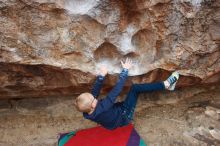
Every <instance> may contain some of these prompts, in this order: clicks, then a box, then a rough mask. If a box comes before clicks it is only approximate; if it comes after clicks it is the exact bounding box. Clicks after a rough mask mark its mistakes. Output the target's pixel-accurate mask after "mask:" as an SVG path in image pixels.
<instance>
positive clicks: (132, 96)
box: [122, 82, 165, 124]
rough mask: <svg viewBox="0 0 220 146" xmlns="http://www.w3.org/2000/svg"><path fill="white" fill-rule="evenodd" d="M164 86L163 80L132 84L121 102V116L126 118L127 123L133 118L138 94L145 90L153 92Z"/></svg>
mask: <svg viewBox="0 0 220 146" xmlns="http://www.w3.org/2000/svg"><path fill="white" fill-rule="evenodd" d="M164 89H165V86H164V83H163V82H156V83H149V84H148V83H145V84H133V85H132V86H131V88H130V91H129V92H128V95H127V97H126V99H125V101H124V102H123V103H122V116H123V117H124V118H126V121H127V122H126V123H124V124H128V123H129V122H130V121H131V120H132V119H133V114H134V110H135V107H136V104H137V99H138V95H139V94H140V93H145V92H153V91H158V90H164Z"/></svg>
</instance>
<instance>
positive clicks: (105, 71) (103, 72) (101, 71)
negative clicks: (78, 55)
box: [99, 66, 108, 76]
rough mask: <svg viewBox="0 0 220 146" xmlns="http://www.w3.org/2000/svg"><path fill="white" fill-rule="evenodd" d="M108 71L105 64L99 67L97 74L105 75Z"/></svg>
mask: <svg viewBox="0 0 220 146" xmlns="http://www.w3.org/2000/svg"><path fill="white" fill-rule="evenodd" d="M107 73H108V70H107V68H106V67H105V66H102V67H100V71H99V74H100V75H102V76H106V75H107Z"/></svg>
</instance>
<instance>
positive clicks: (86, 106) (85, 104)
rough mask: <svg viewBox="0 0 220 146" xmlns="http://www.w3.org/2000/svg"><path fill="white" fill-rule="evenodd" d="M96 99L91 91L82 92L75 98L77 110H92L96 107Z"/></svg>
mask: <svg viewBox="0 0 220 146" xmlns="http://www.w3.org/2000/svg"><path fill="white" fill-rule="evenodd" d="M94 100H95V98H94V97H93V95H92V94H90V93H82V94H80V95H79V96H78V97H77V98H76V100H75V105H76V108H77V110H78V111H80V112H86V113H88V112H90V111H91V110H92V109H93V108H94V105H93V103H94V102H93V101H94Z"/></svg>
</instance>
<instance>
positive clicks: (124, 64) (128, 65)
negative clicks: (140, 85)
mask: <svg viewBox="0 0 220 146" xmlns="http://www.w3.org/2000/svg"><path fill="white" fill-rule="evenodd" d="M121 65H122V67H123V68H125V69H130V68H131V67H132V66H133V63H132V60H131V59H128V58H126V60H125V62H123V61H121Z"/></svg>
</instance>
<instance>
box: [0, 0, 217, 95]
mask: <svg viewBox="0 0 220 146" xmlns="http://www.w3.org/2000/svg"><path fill="white" fill-rule="evenodd" d="M126 57H130V58H132V59H133V60H134V62H135V66H134V67H133V68H132V69H131V71H130V73H129V75H130V76H132V77H131V78H130V80H132V81H133V82H151V81H155V80H162V79H165V78H166V77H167V76H168V74H169V72H171V71H173V70H178V71H179V72H180V74H181V75H182V77H181V78H182V79H181V80H180V82H179V86H188V85H193V84H198V83H199V84H207V83H217V84H219V81H220V73H219V72H220V1H218V0H150V1H149V0H140V1H134V0H127V1H119V0H117V1H116V0H89V1H87V0H10V1H8V0H0V83H1V84H0V98H18V97H38V96H58V95H71V94H74V93H80V92H82V91H88V89H90V88H91V84H92V82H93V80H94V78H95V74H96V71H97V70H98V68H99V67H100V66H102V65H106V66H107V67H108V69H109V73H110V75H109V76H108V77H107V82H106V84H107V85H108V86H106V90H104V91H107V90H108V87H110V86H112V85H113V84H114V82H115V81H116V73H119V72H120V70H121V66H120V60H121V59H124V58H126ZM128 86H129V84H128Z"/></svg>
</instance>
